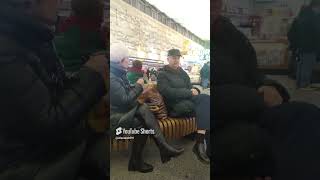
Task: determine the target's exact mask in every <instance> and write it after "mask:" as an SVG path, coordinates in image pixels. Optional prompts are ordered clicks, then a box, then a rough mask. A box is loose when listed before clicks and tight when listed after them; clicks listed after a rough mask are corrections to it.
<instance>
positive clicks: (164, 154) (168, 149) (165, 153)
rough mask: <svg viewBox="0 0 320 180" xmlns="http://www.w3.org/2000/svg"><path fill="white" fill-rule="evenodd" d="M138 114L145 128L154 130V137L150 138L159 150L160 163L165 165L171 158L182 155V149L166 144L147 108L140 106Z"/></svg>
mask: <svg viewBox="0 0 320 180" xmlns="http://www.w3.org/2000/svg"><path fill="white" fill-rule="evenodd" d="M139 112H140V115H141V116H142V118H143V120H144V121H145V126H146V127H147V128H149V129H153V130H154V135H152V138H153V140H154V142H155V143H156V145H157V147H158V148H159V150H160V156H161V161H162V163H166V162H168V161H169V160H170V159H171V158H172V157H176V156H179V155H180V154H182V153H183V151H184V149H176V148H174V147H172V146H171V145H169V144H168V143H167V141H166V138H165V137H164V136H163V133H162V131H161V129H160V126H159V122H158V120H156V119H155V117H154V115H153V114H152V112H151V111H150V110H149V107H148V106H141V107H140V108H139Z"/></svg>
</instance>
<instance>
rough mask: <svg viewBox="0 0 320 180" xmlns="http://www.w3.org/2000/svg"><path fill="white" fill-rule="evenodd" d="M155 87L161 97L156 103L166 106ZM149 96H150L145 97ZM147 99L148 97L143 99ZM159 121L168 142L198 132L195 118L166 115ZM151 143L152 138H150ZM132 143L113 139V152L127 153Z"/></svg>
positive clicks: (127, 140) (128, 140)
mask: <svg viewBox="0 0 320 180" xmlns="http://www.w3.org/2000/svg"><path fill="white" fill-rule="evenodd" d="M152 86H153V92H156V93H157V96H159V97H158V98H157V100H156V101H159V102H160V101H161V102H160V104H163V105H162V106H165V105H164V102H163V98H162V97H161V95H160V94H159V93H158V91H157V90H156V87H155V85H152ZM145 96H148V95H145ZM143 98H146V97H142V99H143ZM149 107H150V109H163V108H164V109H165V111H166V108H165V107H156V108H154V107H151V106H149ZM152 111H153V112H154V114H155V116H156V117H157V115H156V111H157V110H152ZM157 119H158V121H159V125H160V128H161V131H162V132H163V134H164V136H165V138H166V139H167V140H173V139H180V138H182V137H184V136H186V135H189V134H192V133H194V132H196V131H197V124H196V119H195V117H186V118H173V117H168V115H167V114H166V115H165V116H161V117H159V116H158V118H157ZM148 139H149V141H148V142H150V138H148ZM131 141H132V139H113V140H112V141H111V147H110V148H111V151H126V150H128V148H129V143H130V142H131Z"/></svg>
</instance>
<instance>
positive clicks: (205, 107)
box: [192, 94, 210, 130]
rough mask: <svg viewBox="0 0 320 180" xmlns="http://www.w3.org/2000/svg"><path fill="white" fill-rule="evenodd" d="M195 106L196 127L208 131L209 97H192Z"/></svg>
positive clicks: (204, 95) (200, 95) (203, 95)
mask: <svg viewBox="0 0 320 180" xmlns="http://www.w3.org/2000/svg"><path fill="white" fill-rule="evenodd" d="M192 102H193V103H194V106H195V113H196V120H197V127H198V129H201V130H209V129H210V96H209V95H206V94H199V95H197V96H194V97H192Z"/></svg>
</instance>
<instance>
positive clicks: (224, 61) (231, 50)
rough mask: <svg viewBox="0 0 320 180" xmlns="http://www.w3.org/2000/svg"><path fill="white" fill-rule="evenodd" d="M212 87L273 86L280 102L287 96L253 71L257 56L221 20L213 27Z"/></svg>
mask: <svg viewBox="0 0 320 180" xmlns="http://www.w3.org/2000/svg"><path fill="white" fill-rule="evenodd" d="M213 67H214V70H213V71H212V72H213V74H212V76H213V85H214V86H220V85H227V84H239V85H243V86H247V87H250V88H255V89H257V88H259V87H261V86H263V85H270V86H274V87H275V88H276V89H277V90H278V91H279V93H280V94H281V96H282V97H283V99H284V101H285V102H286V101H288V100H289V98H290V96H289V93H288V92H287V90H286V89H285V88H284V87H283V86H282V85H280V84H279V83H277V82H276V81H273V80H270V79H267V78H266V77H265V76H264V75H263V74H262V73H261V72H260V71H259V69H258V68H257V55H256V52H255V49H254V48H253V46H252V45H251V43H250V41H249V40H248V38H247V37H246V36H245V35H244V34H243V33H241V32H240V31H239V30H237V28H236V27H235V26H234V25H233V24H232V23H231V22H230V21H229V20H228V19H227V18H224V17H222V16H221V17H219V18H218V19H217V20H216V22H215V23H214V24H213Z"/></svg>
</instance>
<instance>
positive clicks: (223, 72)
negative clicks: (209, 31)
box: [213, 0, 289, 175]
mask: <svg viewBox="0 0 320 180" xmlns="http://www.w3.org/2000/svg"><path fill="white" fill-rule="evenodd" d="M221 7H222V2H221V1H220V0H215V1H213V67H214V70H213V107H214V112H213V113H214V128H215V129H214V131H213V133H214V146H213V147H214V150H213V154H214V164H216V167H215V170H216V174H219V173H222V174H223V171H225V172H233V173H238V174H243V175H249V174H250V173H251V175H268V174H269V170H268V172H265V170H264V169H263V168H262V169H257V168H256V167H258V165H262V164H263V163H264V159H266V158H267V157H268V154H266V148H267V147H266V144H265V142H264V141H266V139H265V138H264V134H263V133H262V131H261V129H260V128H259V126H258V122H257V121H258V119H259V116H260V114H261V113H262V112H263V110H264V109H265V108H267V107H274V106H277V105H280V104H282V103H283V102H287V101H288V100H289V94H288V92H287V91H286V89H285V88H284V87H283V86H281V85H280V84H279V83H277V82H275V81H272V80H269V79H267V78H266V77H265V76H264V75H263V74H262V73H261V72H259V71H258V69H257V57H256V52H255V50H254V48H253V47H252V45H251V43H250V42H249V40H248V39H247V38H246V37H245V36H244V35H243V34H242V33H241V32H240V31H239V30H237V29H236V27H235V26H234V25H233V24H232V23H231V22H230V21H229V20H228V19H227V18H225V17H223V16H221V15H220V12H221ZM254 169H255V170H254ZM253 171H255V172H254V173H255V174H252V172H253Z"/></svg>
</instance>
